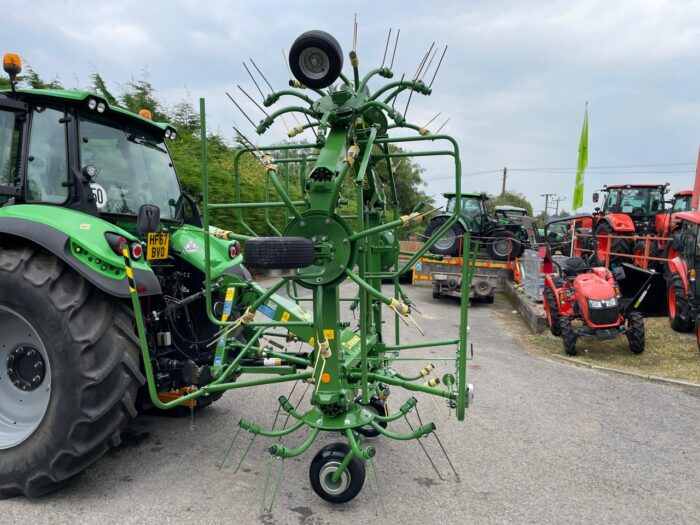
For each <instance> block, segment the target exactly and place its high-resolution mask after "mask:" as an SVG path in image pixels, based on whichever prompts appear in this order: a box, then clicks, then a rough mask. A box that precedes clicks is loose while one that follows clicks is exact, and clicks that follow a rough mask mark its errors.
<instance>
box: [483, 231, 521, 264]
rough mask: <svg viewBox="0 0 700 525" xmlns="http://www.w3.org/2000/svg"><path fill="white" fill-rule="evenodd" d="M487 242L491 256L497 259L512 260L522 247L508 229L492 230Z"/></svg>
mask: <svg viewBox="0 0 700 525" xmlns="http://www.w3.org/2000/svg"><path fill="white" fill-rule="evenodd" d="M487 242H488V245H489V253H490V254H491V257H492V258H493V259H495V260H497V261H512V260H513V259H515V258H516V257H518V255H519V254H520V251H521V248H522V243H521V242H520V241H519V240H518V238H517V237H516V236H515V234H514V233H513V232H509V231H508V230H501V231H496V232H493V234H492V235H491V237H489V239H488V240H487Z"/></svg>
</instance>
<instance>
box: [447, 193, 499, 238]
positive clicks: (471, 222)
mask: <svg viewBox="0 0 700 525" xmlns="http://www.w3.org/2000/svg"><path fill="white" fill-rule="evenodd" d="M443 196H444V197H445V198H446V199H447V205H446V207H445V212H446V213H447V214H451V213H453V212H454V210H455V205H456V202H457V201H456V195H455V194H454V193H443ZM487 200H488V197H487V196H486V195H484V194H483V193H462V205H461V209H460V214H461V219H462V220H461V222H463V223H464V226H465V230H469V231H470V232H471V233H481V232H482V231H483V230H484V228H485V226H486V224H488V222H489V215H488V210H487V209H486V201H487Z"/></svg>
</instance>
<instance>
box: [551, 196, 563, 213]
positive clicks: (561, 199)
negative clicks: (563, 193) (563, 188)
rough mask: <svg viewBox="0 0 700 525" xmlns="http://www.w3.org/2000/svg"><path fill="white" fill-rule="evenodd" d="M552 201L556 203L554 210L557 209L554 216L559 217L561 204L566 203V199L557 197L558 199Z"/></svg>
mask: <svg viewBox="0 0 700 525" xmlns="http://www.w3.org/2000/svg"><path fill="white" fill-rule="evenodd" d="M552 200H553V201H554V202H555V203H556V208H554V209H555V211H554V215H555V216H557V215H559V203H560V202H561V201H565V200H566V197H557V198H556V199H552Z"/></svg>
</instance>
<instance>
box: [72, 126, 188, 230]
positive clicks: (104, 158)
mask: <svg viewBox="0 0 700 525" xmlns="http://www.w3.org/2000/svg"><path fill="white" fill-rule="evenodd" d="M79 133H80V163H81V166H82V167H85V166H88V165H92V166H94V167H95V168H96V170H97V174H96V175H95V177H94V178H93V179H92V182H91V184H90V185H91V187H92V192H93V195H95V202H96V204H97V208H98V210H99V211H100V212H101V213H108V214H115V215H137V214H138V211H139V208H140V207H141V205H143V204H153V205H155V206H158V207H159V208H160V216H161V218H162V219H166V220H167V219H170V220H173V219H176V217H175V213H176V208H177V205H178V201H179V200H180V196H181V191H180V184H179V182H178V180H177V175H176V174H175V168H174V167H173V164H172V161H171V159H170V154H169V153H168V150H167V148H166V147H165V144H164V143H163V140H162V139H158V138H155V137H153V136H151V135H150V134H149V133H147V132H146V131H144V130H143V129H140V128H132V127H129V126H127V125H120V124H117V123H114V122H107V121H103V120H98V119H95V118H94V117H92V116H86V115H81V117H80V131H79Z"/></svg>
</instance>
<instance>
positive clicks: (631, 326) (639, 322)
mask: <svg viewBox="0 0 700 525" xmlns="http://www.w3.org/2000/svg"><path fill="white" fill-rule="evenodd" d="M627 328H628V331H627V341H628V342H629V344H630V350H632V353H633V354H641V353H642V352H644V317H643V316H642V314H641V312H637V311H636V310H635V311H632V312H630V314H629V315H628V316H627Z"/></svg>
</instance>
